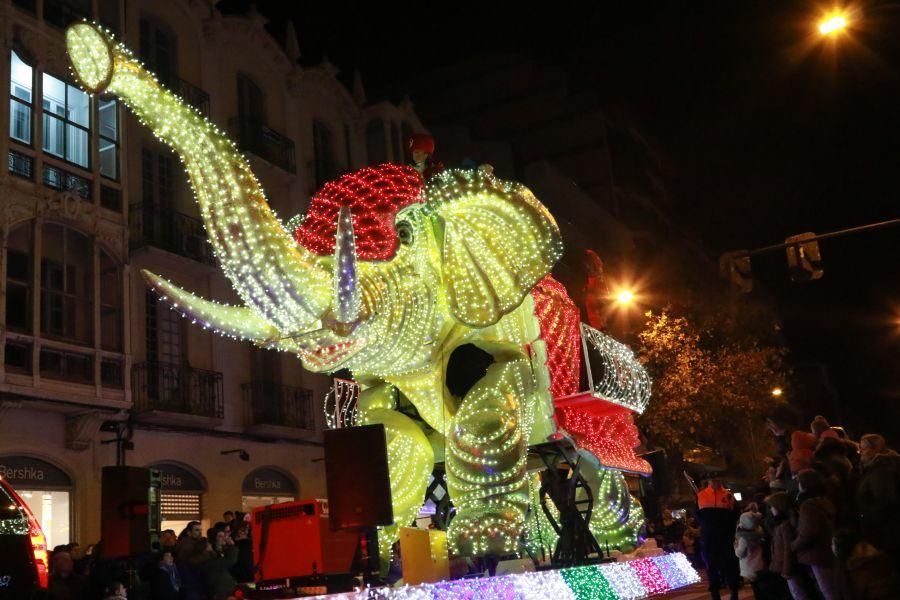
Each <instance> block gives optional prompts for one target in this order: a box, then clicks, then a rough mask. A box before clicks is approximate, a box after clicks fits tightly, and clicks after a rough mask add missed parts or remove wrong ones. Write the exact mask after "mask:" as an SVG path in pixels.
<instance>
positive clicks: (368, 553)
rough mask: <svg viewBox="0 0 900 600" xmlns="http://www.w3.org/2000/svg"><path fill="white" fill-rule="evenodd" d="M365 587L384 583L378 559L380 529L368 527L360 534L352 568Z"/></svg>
mask: <svg viewBox="0 0 900 600" xmlns="http://www.w3.org/2000/svg"><path fill="white" fill-rule="evenodd" d="M351 570H352V572H353V573H356V574H357V578H359V579H360V580H361V582H362V585H363V587H365V586H370V585H371V586H375V585H380V584H382V583H383V581H382V578H381V560H380V558H379V557H378V529H377V528H375V527H366V528H364V529H362V530H360V531H359V532H358V541H357V545H356V554H355V555H354V556H353V564H352V566H351Z"/></svg>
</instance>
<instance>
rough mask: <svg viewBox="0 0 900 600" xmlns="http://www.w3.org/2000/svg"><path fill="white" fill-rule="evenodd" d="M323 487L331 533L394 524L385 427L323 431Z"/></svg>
mask: <svg viewBox="0 0 900 600" xmlns="http://www.w3.org/2000/svg"><path fill="white" fill-rule="evenodd" d="M325 484H326V487H327V488H328V511H329V524H330V526H331V529H332V530H333V531H338V530H341V529H363V528H366V527H375V526H376V525H390V524H391V523H393V522H394V511H393V508H392V507H391V482H390V480H389V479H388V461H387V439H386V438H385V433H384V425H363V426H362V427H346V428H343V429H327V430H325Z"/></svg>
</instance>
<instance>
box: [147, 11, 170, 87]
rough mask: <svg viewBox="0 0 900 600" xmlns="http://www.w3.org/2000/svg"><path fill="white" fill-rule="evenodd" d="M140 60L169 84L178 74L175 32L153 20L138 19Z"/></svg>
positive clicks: (162, 80)
mask: <svg viewBox="0 0 900 600" xmlns="http://www.w3.org/2000/svg"><path fill="white" fill-rule="evenodd" d="M139 45H140V54H141V60H143V61H144V64H146V65H147V68H148V69H150V70H151V71H152V72H153V73H154V74H155V75H156V77H157V78H158V79H159V80H160V81H161V82H162V83H164V84H166V85H169V86H171V85H172V84H173V82H174V80H175V79H176V77H177V74H178V60H177V52H176V48H177V44H176V38H175V34H174V33H172V32H171V31H170V30H168V29H167V28H166V27H165V26H164V25H163V24H161V23H157V22H156V21H155V20H153V19H150V18H147V17H141V19H140V40H139Z"/></svg>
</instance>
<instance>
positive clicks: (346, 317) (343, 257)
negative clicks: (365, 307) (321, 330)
mask: <svg viewBox="0 0 900 600" xmlns="http://www.w3.org/2000/svg"><path fill="white" fill-rule="evenodd" d="M333 277H334V300H333V303H332V304H333V310H334V316H335V320H336V321H338V322H339V323H353V322H355V321H356V320H357V319H358V318H359V309H360V296H359V287H358V285H357V269H356V240H355V238H354V235H353V217H352V215H351V213H350V207H349V206H342V207H341V210H340V212H339V213H338V217H337V234H336V235H335V240H334V275H333Z"/></svg>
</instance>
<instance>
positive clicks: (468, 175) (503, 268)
mask: <svg viewBox="0 0 900 600" xmlns="http://www.w3.org/2000/svg"><path fill="white" fill-rule="evenodd" d="M425 194H426V199H427V203H428V206H429V207H430V209H431V210H433V211H434V213H435V214H436V215H437V217H438V225H439V227H438V231H439V232H441V233H442V234H443V235H442V236H440V235H439V236H438V240H439V243H440V244H441V248H442V253H443V272H444V285H445V286H446V288H447V294H448V299H449V303H450V308H451V310H452V311H453V314H454V316H455V317H456V318H457V319H458V320H459V321H460V322H462V323H464V324H466V325H470V326H472V327H478V328H481V327H487V326H488V325H492V324H494V323H496V322H497V321H498V320H499V319H500V317H502V316H503V315H505V314H506V313H508V312H510V311H511V310H513V309H515V308H516V307H517V306H519V304H521V303H522V300H523V299H524V298H525V296H526V295H527V294H528V293H529V292H530V291H531V289H532V288H533V287H534V286H535V284H537V282H538V281H540V280H541V279H543V278H544V276H545V275H547V273H549V272H550V269H552V268H553V265H555V264H556V261H558V260H559V258H560V257H561V256H562V238H561V236H560V233H559V227H558V226H557V225H556V221H555V220H554V219H553V217H552V216H551V215H550V212H549V211H548V210H547V209H546V207H544V205H543V204H541V203H540V202H538V200H537V198H535V197H534V194H532V193H531V191H530V190H529V189H528V188H526V187H525V186H523V185H520V184H517V183H510V182H506V181H503V180H500V179H498V178H496V177H494V175H493V169H492V168H491V167H490V166H488V165H482V166H481V167H479V168H478V169H477V170H449V171H444V172H442V173H439V174H438V175H435V176H434V177H432V178H431V180H430V181H429V182H428V185H427V187H426V189H425ZM441 237H442V238H443V239H441Z"/></svg>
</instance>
